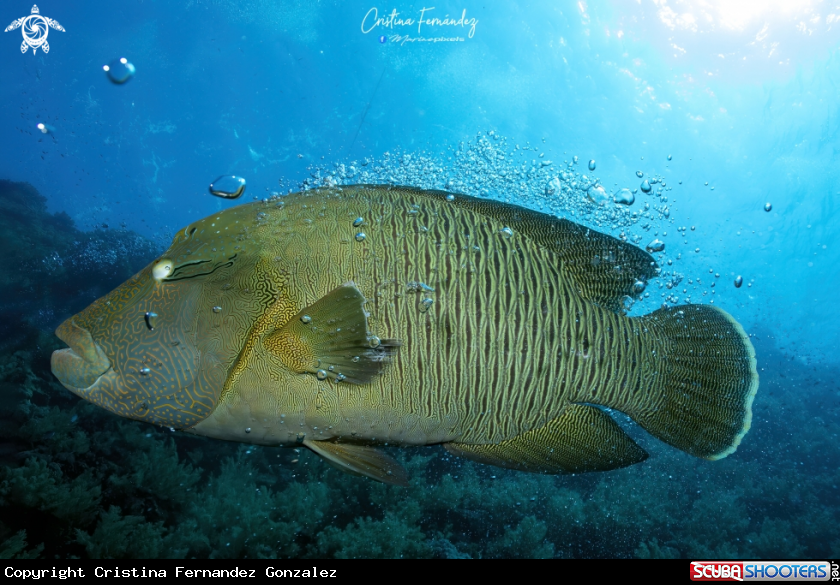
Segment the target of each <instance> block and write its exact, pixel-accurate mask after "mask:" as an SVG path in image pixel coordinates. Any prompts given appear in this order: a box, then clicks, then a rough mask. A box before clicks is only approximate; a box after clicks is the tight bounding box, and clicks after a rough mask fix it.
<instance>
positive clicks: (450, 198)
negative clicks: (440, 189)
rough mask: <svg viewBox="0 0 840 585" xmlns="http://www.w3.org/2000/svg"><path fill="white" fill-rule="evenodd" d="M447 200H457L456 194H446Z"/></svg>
mask: <svg viewBox="0 0 840 585" xmlns="http://www.w3.org/2000/svg"><path fill="white" fill-rule="evenodd" d="M446 200H447V201H449V202H452V201H455V195H452V194H451V193H450V194H449V195H447V196H446Z"/></svg>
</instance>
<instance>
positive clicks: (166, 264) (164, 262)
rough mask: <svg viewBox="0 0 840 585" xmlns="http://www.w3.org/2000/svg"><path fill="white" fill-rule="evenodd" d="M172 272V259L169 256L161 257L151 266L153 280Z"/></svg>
mask: <svg viewBox="0 0 840 585" xmlns="http://www.w3.org/2000/svg"><path fill="white" fill-rule="evenodd" d="M171 274H172V260H170V259H169V258H161V259H160V260H159V261H158V263H157V264H155V265H154V267H152V276H153V277H154V279H155V280H163V279H164V278H166V277H167V276H169V275H171Z"/></svg>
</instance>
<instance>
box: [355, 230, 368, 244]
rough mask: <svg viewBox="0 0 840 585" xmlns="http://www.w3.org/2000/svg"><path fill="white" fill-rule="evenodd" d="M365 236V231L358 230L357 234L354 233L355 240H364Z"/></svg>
mask: <svg viewBox="0 0 840 585" xmlns="http://www.w3.org/2000/svg"><path fill="white" fill-rule="evenodd" d="M366 237H367V236H366V235H365V232H359V233H358V234H356V241H357V242H364V241H365V238H366Z"/></svg>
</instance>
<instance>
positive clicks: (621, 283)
mask: <svg viewBox="0 0 840 585" xmlns="http://www.w3.org/2000/svg"><path fill="white" fill-rule="evenodd" d="M359 187H363V188H365V189H375V190H380V191H381V190H387V191H391V192H394V191H396V192H400V193H404V194H406V195H412V196H415V197H416V196H419V197H428V198H430V199H433V200H440V201H442V202H445V205H447V206H450V207H451V206H453V205H454V206H455V207H457V208H461V209H467V210H470V211H473V212H475V213H479V214H481V215H485V216H487V217H491V218H493V219H496V220H498V221H500V222H502V223H503V224H504V225H505V226H507V227H510V228H511V229H512V230H513V231H514V232H515V233H519V234H522V235H524V236H526V237H527V238H529V239H531V240H533V241H534V242H536V243H537V244H540V245H541V246H545V247H546V248H548V249H549V250H551V251H552V252H554V253H555V254H556V255H557V257H558V258H559V259H560V261H561V263H562V267H563V270H564V272H565V273H566V274H567V275H568V276H569V277H570V278H571V279H572V280H573V281H574V282H575V284H576V285H577V289H578V292H579V293H580V295H581V297H582V298H584V299H586V300H589V301H591V302H593V303H595V304H597V305H600V306H602V307H604V308H606V309H609V310H611V311H615V312H621V311H622V310H623V306H624V297H625V296H629V297H635V296H636V295H638V293H639V291H638V290H637V289H636V287H635V283H636V281H641V282H645V283H646V282H647V281H648V279H651V278H654V277H655V276H656V274H657V267H656V263H655V261H654V259H653V257H651V255H650V254H648V253H647V252H645V251H644V250H642V249H640V248H637V247H636V246H633V245H632V244H628V243H626V242H623V241H621V240H619V239H618V238H614V237H612V236H609V235H607V234H602V233H600V232H597V231H595V230H592V229H590V228H587V227H586V226H582V225H579V224H576V223H574V222H572V221H569V220H566V219H560V218H557V217H553V216H551V215H546V214H545V213H540V212H538V211H534V210H532V209H527V208H524V207H519V206H517V205H511V204H509V203H502V202H500V201H493V200H491V199H478V198H476V197H470V196H468V195H457V194H456V195H455V199H454V201H446V196H447V195H450V194H449V193H447V192H445V191H424V190H419V189H412V188H408V187H387V186H383V185H360V186H359ZM344 190H345V191H347V190H348V188H344Z"/></svg>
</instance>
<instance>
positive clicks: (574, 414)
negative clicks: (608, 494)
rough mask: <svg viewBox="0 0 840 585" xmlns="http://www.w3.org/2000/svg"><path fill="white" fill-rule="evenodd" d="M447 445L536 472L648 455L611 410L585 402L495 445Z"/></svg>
mask: <svg viewBox="0 0 840 585" xmlns="http://www.w3.org/2000/svg"><path fill="white" fill-rule="evenodd" d="M444 446H445V447H446V450H447V451H449V452H450V453H452V454H453V455H458V456H461V457H465V458H467V459H472V460H473V461H478V462H479V463H487V464H489V465H497V466H499V467H507V468H508V469H518V470H520V471H531V472H535V473H581V472H584V471H608V470H610V469H618V468H620V467H627V466H628V465H632V464H634V463H639V462H641V461H644V460H645V459H647V456H648V455H647V453H646V452H645V451H644V449H642V448H641V447H639V446H638V445H637V444H636V443H635V442H634V441H633V439H631V438H630V437H629V436H627V433H625V432H624V431H622V430H621V427H619V426H618V424H617V423H616V422H615V421H614V420H613V419H612V418H610V416H609V415H608V414H607V413H605V412H603V411H602V410H599V409H597V408H595V407H594V406H586V405H583V404H569V405H568V406H567V407H566V408H565V409H564V410H563V412H562V413H561V415H560V416H559V417H558V418H556V419H554V420H552V421H550V422H549V423H548V424H546V425H545V426H542V427H539V428H536V429H533V430H531V431H528V432H526V433H522V434H521V435H518V436H516V437H513V438H512V439H508V440H506V441H502V442H501V443H498V444H495V445H467V444H464V443H447V444H446V445H444Z"/></svg>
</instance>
